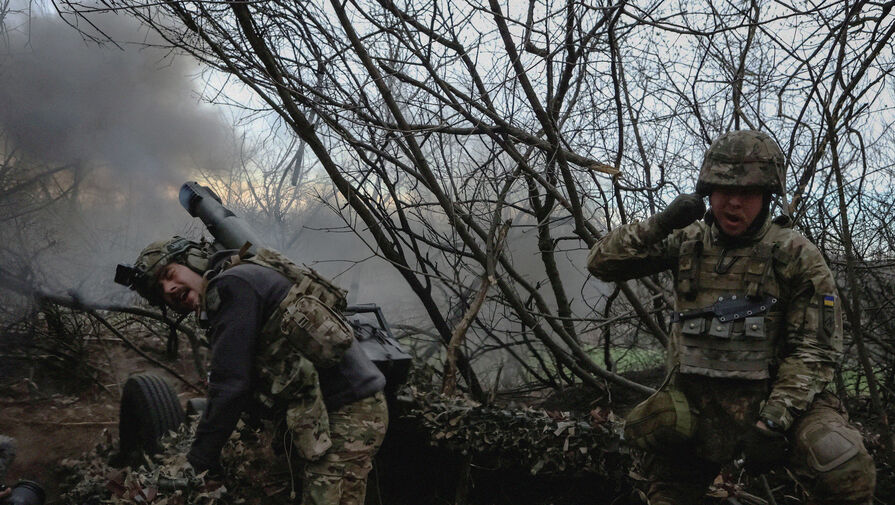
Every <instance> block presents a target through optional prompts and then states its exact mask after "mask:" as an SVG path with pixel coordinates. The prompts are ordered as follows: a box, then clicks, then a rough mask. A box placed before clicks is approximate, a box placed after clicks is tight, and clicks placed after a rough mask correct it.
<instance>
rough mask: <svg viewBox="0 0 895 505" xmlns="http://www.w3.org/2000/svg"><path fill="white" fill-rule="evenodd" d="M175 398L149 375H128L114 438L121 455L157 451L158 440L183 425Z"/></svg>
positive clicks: (181, 410) (160, 381)
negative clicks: (117, 441) (116, 439)
mask: <svg viewBox="0 0 895 505" xmlns="http://www.w3.org/2000/svg"><path fill="white" fill-rule="evenodd" d="M184 419H185V416H184V413H183V408H181V406H180V402H179V401H178V399H177V394H176V393H175V392H174V390H173V389H172V388H171V386H170V385H169V384H168V383H167V382H166V381H165V379H163V378H161V377H159V376H157V375H153V374H139V375H132V376H131V377H129V378H128V379H127V382H125V383H124V391H123V392H122V394H121V411H120V417H119V421H118V435H119V439H120V442H121V453H122V454H130V453H132V452H134V451H143V452H146V453H148V454H155V453H157V452H159V451H160V450H161V447H159V444H158V440H159V438H161V436H162V435H164V434H165V433H167V432H169V431H171V430H176V429H177V427H178V426H180V424H181V423H182V422H183V421H184Z"/></svg>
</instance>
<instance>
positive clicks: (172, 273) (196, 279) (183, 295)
mask: <svg viewBox="0 0 895 505" xmlns="http://www.w3.org/2000/svg"><path fill="white" fill-rule="evenodd" d="M159 284H160V286H161V289H162V299H163V300H164V301H165V303H166V304H168V306H169V307H171V308H172V309H174V310H176V311H177V312H180V313H181V314H184V313H186V312H190V311H193V310H196V309H197V308H198V307H199V294H200V293H201V292H202V284H203V283H202V277H201V276H200V275H199V274H197V273H196V272H193V271H192V270H190V268H189V267H187V266H186V265H181V264H180V263H171V264H169V265H168V266H166V267H165V269H164V270H162V272H161V273H160V274H159Z"/></svg>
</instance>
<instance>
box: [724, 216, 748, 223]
mask: <svg viewBox="0 0 895 505" xmlns="http://www.w3.org/2000/svg"><path fill="white" fill-rule="evenodd" d="M724 220H725V221H727V222H728V223H730V224H732V225H738V224H740V223H741V222H742V221H743V217H742V216H740V215H739V214H724Z"/></svg>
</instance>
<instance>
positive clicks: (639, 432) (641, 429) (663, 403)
mask: <svg viewBox="0 0 895 505" xmlns="http://www.w3.org/2000/svg"><path fill="white" fill-rule="evenodd" d="M695 431H696V419H695V417H694V416H693V414H692V412H690V406H689V404H688V403H687V398H686V397H685V396H684V394H683V393H682V392H680V391H678V390H676V389H674V388H671V387H663V388H662V389H660V390H659V391H657V392H656V393H654V394H653V395H652V396H650V397H649V398H647V399H646V400H644V401H643V402H641V403H639V404H638V405H637V406H635V407H634V408H633V409H632V410H631V412H630V413H628V415H627V417H626V418H625V440H627V441H628V442H630V443H632V444H634V445H636V446H637V447H640V448H641V449H645V450H647V451H650V452H655V453H661V454H669V453H673V452H676V451H678V450H679V449H680V448H681V447H682V446H683V445H684V443H686V442H687V441H688V440H690V439H691V438H693V434H694V433H695Z"/></svg>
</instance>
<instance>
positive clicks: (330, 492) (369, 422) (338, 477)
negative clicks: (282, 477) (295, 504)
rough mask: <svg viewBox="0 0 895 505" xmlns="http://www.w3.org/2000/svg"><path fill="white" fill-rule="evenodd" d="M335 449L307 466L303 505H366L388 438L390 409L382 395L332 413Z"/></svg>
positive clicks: (330, 420) (331, 429)
mask: <svg viewBox="0 0 895 505" xmlns="http://www.w3.org/2000/svg"><path fill="white" fill-rule="evenodd" d="M329 422H330V425H329V430H330V434H331V435H332V441H333V444H332V447H331V448H330V449H329V450H328V451H326V454H324V455H323V457H322V458H320V459H319V460H317V461H313V462H311V463H308V464H307V465H305V468H304V479H303V481H302V486H303V487H302V498H301V502H302V504H303V505H332V504H341V505H363V503H364V496H365V495H366V489H367V474H369V473H370V470H371V469H372V468H373V455H375V454H376V451H377V450H378V449H379V446H380V445H381V444H382V440H383V438H385V431H386V428H387V427H388V408H387V407H386V403H385V396H384V394H383V393H382V392H379V393H376V395H374V396H372V397H369V398H365V399H363V400H360V401H356V402H354V403H349V404H348V405H345V406H343V407H342V408H340V409H338V410H336V411H333V412H330V413H329Z"/></svg>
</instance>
